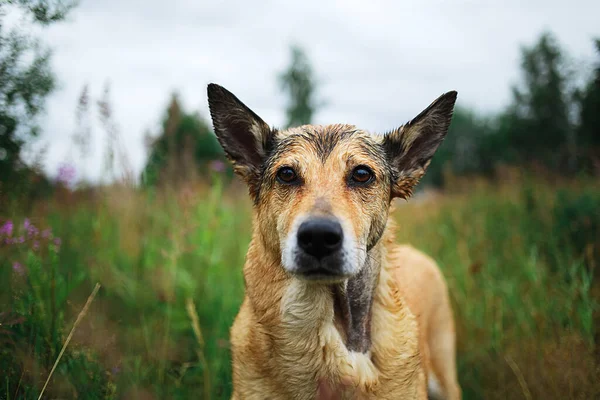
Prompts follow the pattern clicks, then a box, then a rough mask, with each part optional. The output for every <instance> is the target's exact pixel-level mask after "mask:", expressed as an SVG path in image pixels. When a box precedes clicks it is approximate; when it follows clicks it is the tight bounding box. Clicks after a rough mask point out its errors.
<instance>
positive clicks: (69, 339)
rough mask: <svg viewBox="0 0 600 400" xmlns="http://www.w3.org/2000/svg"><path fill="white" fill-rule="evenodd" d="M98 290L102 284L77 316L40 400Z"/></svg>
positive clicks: (96, 287)
mask: <svg viewBox="0 0 600 400" xmlns="http://www.w3.org/2000/svg"><path fill="white" fill-rule="evenodd" d="M98 290H100V284H99V283H96V286H95V287H94V290H93V291H92V294H90V296H89V297H88V299H87V301H86V302H85V305H84V306H83V309H82V310H81V312H80V313H79V315H78V316H77V319H76V320H75V323H74V324H73V328H71V332H69V336H67V340H65V343H64V344H63V347H62V349H61V350H60V353H58V357H57V358H56V361H54V365H53V366H52V370H50V373H49V374H48V378H47V379H46V383H44V387H43V388H42V391H41V392H40V396H39V397H38V400H41V398H42V396H43V394H44V391H45V390H46V387H47V386H48V382H50V378H52V374H53V373H54V370H55V369H56V366H57V365H58V362H59V361H60V359H61V358H62V356H63V354H64V352H65V350H66V349H67V346H68V345H69V342H70V341H71V338H72V337H73V333H74V332H75V328H77V325H79V322H81V320H82V319H83V317H85V315H86V314H87V311H88V309H89V308H90V305H91V304H92V301H94V297H96V294H97V293H98Z"/></svg>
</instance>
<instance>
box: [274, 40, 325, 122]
mask: <svg viewBox="0 0 600 400" xmlns="http://www.w3.org/2000/svg"><path fill="white" fill-rule="evenodd" d="M279 83H280V85H281V89H282V90H283V91H284V92H286V93H287V95H288V105H287V107H286V116H287V122H286V126H287V127H288V128H289V127H292V126H300V125H306V124H310V123H311V121H312V118H313V115H314V113H315V111H316V109H317V103H316V100H315V93H316V81H315V78H314V72H313V69H312V66H311V64H310V61H309V59H308V57H307V56H306V53H305V52H304V50H302V48H300V47H298V46H292V48H291V62H290V65H289V66H288V67H287V69H286V70H285V71H284V72H283V73H282V74H281V75H280V76H279Z"/></svg>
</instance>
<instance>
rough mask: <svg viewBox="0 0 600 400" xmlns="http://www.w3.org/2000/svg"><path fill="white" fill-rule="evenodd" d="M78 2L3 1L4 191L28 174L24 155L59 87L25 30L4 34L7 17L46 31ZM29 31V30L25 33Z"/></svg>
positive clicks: (0, 163) (0, 185)
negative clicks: (11, 15)
mask: <svg viewBox="0 0 600 400" xmlns="http://www.w3.org/2000/svg"><path fill="white" fill-rule="evenodd" d="M74 6H75V2H73V1H70V2H65V1H61V0H2V1H0V190H2V191H6V190H8V189H9V187H10V186H12V185H13V184H19V183H20V182H22V181H23V179H24V176H25V175H27V174H28V173H29V171H28V169H27V168H26V167H25V165H24V164H23V162H22V159H21V152H22V149H23V146H24V145H25V143H26V142H27V141H28V140H31V139H32V138H34V137H36V136H37V135H38V132H39V127H38V126H37V124H36V117H37V116H38V115H39V114H40V112H41V111H42V110H43V108H44V101H45V99H46V97H47V96H48V94H50V92H52V90H53V89H54V87H55V77H54V74H53V73H52V70H51V68H50V51H49V50H48V49H47V48H45V47H44V46H42V44H41V43H40V42H39V40H37V39H36V38H34V37H32V36H31V35H30V34H29V33H27V32H26V30H27V24H24V25H23V24H19V26H18V27H15V28H13V29H10V30H9V29H7V28H6V23H5V20H6V16H7V15H8V14H9V13H20V14H22V15H23V16H24V17H25V18H27V21H28V22H29V23H30V24H31V25H42V26H46V25H49V24H52V23H54V22H57V21H60V20H62V19H64V18H65V16H66V15H67V13H68V12H69V10H70V9H71V8H73V7H74ZM23 26H25V27H23Z"/></svg>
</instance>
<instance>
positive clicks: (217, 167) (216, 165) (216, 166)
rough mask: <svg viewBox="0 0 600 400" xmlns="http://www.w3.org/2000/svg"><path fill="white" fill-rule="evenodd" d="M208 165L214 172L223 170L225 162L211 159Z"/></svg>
mask: <svg viewBox="0 0 600 400" xmlns="http://www.w3.org/2000/svg"><path fill="white" fill-rule="evenodd" d="M209 167H210V169H212V170H213V171H215V172H223V171H225V163H224V162H223V161H221V160H212V161H211V162H210V164H209Z"/></svg>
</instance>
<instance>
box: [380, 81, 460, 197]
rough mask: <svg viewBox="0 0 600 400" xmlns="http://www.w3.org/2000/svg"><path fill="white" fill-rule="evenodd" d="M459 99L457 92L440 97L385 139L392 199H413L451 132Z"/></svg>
mask: <svg viewBox="0 0 600 400" xmlns="http://www.w3.org/2000/svg"><path fill="white" fill-rule="evenodd" d="M456 96H457V92H455V91H452V92H448V93H445V94H443V95H441V96H440V97H438V98H437V99H436V100H435V101H434V102H433V103H431V105H430V106H429V107H427V108H426V109H425V110H423V111H422V112H421V113H420V114H419V115H417V116H416V117H415V118H414V119H412V120H411V121H410V122H408V123H407V124H405V125H403V126H401V127H400V128H398V129H396V130H394V131H392V132H390V133H388V134H387V135H386V136H385V137H384V139H383V146H384V149H385V151H386V153H387V156H388V160H389V162H390V164H391V167H392V175H393V176H392V197H401V198H404V199H406V198H408V197H410V195H411V194H412V190H413V188H414V187H415V185H416V184H417V183H418V182H419V180H420V179H421V178H422V177H423V175H424V174H425V171H426V170H427V167H428V166H429V163H430V162H431V158H432V157H433V154H434V153H435V151H436V150H437V148H438V147H439V145H440V144H441V143H442V141H443V140H444V137H445V136H446V133H447V132H448V127H449V126H450V121H451V120H452V112H453V110H454V103H455V102H456Z"/></svg>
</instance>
